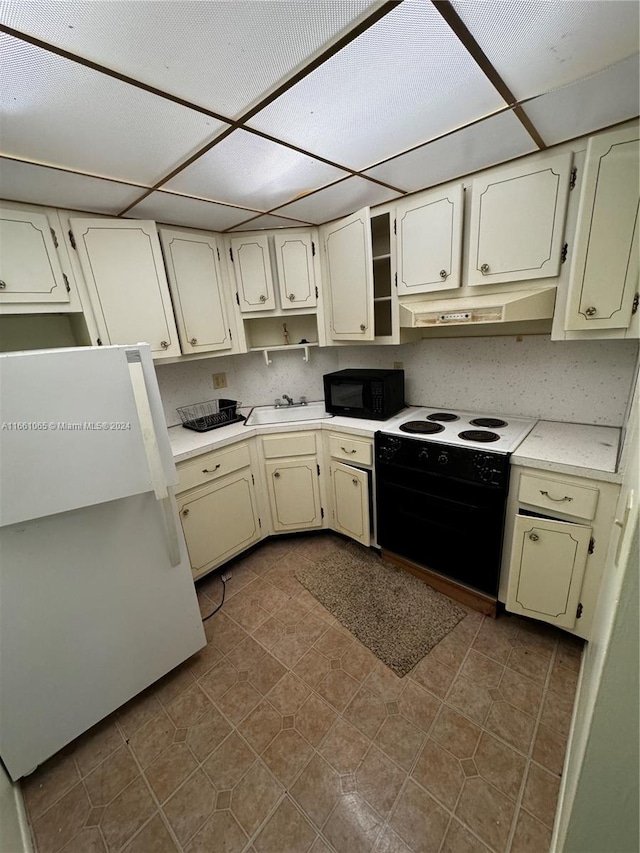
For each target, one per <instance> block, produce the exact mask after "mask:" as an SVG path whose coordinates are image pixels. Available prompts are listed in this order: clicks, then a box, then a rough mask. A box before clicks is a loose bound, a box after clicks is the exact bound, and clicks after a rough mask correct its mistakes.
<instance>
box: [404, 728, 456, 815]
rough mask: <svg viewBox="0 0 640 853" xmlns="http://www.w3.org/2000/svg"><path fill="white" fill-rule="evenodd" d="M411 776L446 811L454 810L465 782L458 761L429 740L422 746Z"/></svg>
mask: <svg viewBox="0 0 640 853" xmlns="http://www.w3.org/2000/svg"><path fill="white" fill-rule="evenodd" d="M411 776H412V777H413V778H414V779H415V780H416V782H419V783H420V785H422V787H423V788H425V789H426V790H427V791H428V792H429V793H430V794H433V796H434V797H436V799H438V800H439V801H440V802H441V803H442V804H443V805H444V806H446V808H448V809H453V808H454V806H455V804H456V802H457V799H458V795H459V794H460V791H461V790H462V786H463V784H464V780H465V775H464V773H463V771H462V767H461V766H460V762H459V761H458V759H457V758H456V757H455V756H453V755H451V753H450V752H447V750H446V749H443V747H441V746H440V745H439V744H437V743H436V742H435V741H434V740H431V739H429V740H428V741H427V742H426V744H425V745H424V748H423V750H422V752H421V753H420V756H419V758H418V761H417V762H416V765H415V767H414V768H413V770H412V772H411Z"/></svg>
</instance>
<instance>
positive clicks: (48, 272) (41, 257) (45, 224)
mask: <svg viewBox="0 0 640 853" xmlns="http://www.w3.org/2000/svg"><path fill="white" fill-rule="evenodd" d="M56 244H57V237H56V234H55V231H54V230H53V228H52V227H51V224H50V222H49V220H48V219H47V217H46V215H45V214H44V213H38V212H36V211H27V210H13V209H11V208H0V248H1V252H0V305H2V304H16V303H26V304H28V303H51V302H57V303H61V308H62V305H63V304H64V303H68V302H69V285H68V283H67V282H66V281H65V276H64V273H63V272H62V268H61V266H60V261H59V259H58V256H57V253H56Z"/></svg>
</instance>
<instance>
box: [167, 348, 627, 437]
mask: <svg viewBox="0 0 640 853" xmlns="http://www.w3.org/2000/svg"><path fill="white" fill-rule="evenodd" d="M310 353H311V357H310V361H309V363H308V364H306V363H305V362H303V361H302V355H301V352H300V351H297V350H294V351H292V352H280V353H274V354H273V355H272V358H273V364H272V365H271V366H270V367H267V366H266V364H265V363H264V358H263V356H262V354H261V353H248V354H246V355H240V356H229V357H222V358H211V359H203V360H202V361H192V362H187V363H184V364H170V365H162V366H159V367H158V368H157V374H158V381H159V383H160V392H161V394H162V399H163V402H164V406H165V415H166V418H167V423H168V424H169V425H170V426H172V425H173V424H176V423H179V420H180V419H179V417H178V415H177V413H176V411H175V408H176V406H181V405H185V404H188V403H197V402H200V401H202V400H211V399H215V398H218V397H229V398H231V399H234V400H240V401H242V402H243V403H245V404H246V405H250V406H251V405H253V406H255V405H265V404H270V403H273V399H274V398H275V397H279V396H281V395H282V394H284V393H286V394H289V395H291V396H292V397H295V398H296V399H297V398H298V397H300V395H302V394H306V395H307V397H308V398H309V399H310V400H320V399H322V397H323V389H322V374H323V373H328V372H330V371H332V370H338V369H342V368H344V367H393V364H394V362H396V361H401V362H403V364H404V369H405V372H406V380H407V382H406V385H407V395H406V396H407V402H409V403H411V404H414V405H423V406H436V407H442V408H456V407H457V408H464V409H470V410H472V411H478V412H493V413H496V414H502V415H521V416H524V417H536V418H542V419H546V420H557V421H573V422H576V423H588V424H602V425H605V426H622V424H623V423H624V415H625V409H626V406H627V402H628V399H629V395H630V389H631V385H632V382H633V378H634V369H635V364H636V359H637V354H638V342H637V341H619V340H614V341H551V340H550V339H549V337H548V336H546V335H537V336H525V337H523V338H522V340H520V341H518V340H517V339H516V338H515V337H492V338H446V339H439V340H423V341H417V342H415V343H412V344H405V345H403V346H397V347H387V346H361V347H355V346H354V347H330V348H322V349H318V348H313V349H311V350H310ZM221 372H225V373H226V374H227V382H228V387H227V388H226V389H224V390H223V391H214V390H213V385H212V381H211V374H213V373H221Z"/></svg>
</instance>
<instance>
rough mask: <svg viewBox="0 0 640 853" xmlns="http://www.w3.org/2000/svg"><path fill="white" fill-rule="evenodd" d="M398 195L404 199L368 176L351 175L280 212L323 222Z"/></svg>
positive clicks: (398, 196) (309, 220) (314, 221)
mask: <svg viewBox="0 0 640 853" xmlns="http://www.w3.org/2000/svg"><path fill="white" fill-rule="evenodd" d="M394 198H400V193H396V192H393V190H389V189H387V187H382V186H380V185H379V184H374V183H372V182H371V181H366V180H365V179H364V178H347V179H346V180H345V181H340V182H339V183H337V184H334V185H333V186H331V187H327V188H326V189H324V190H320V191H319V192H317V193H313V195H310V196H307V198H301V199H299V200H298V201H294V202H292V203H291V204H287V205H285V206H284V207H281V208H280V209H279V210H278V213H282V214H283V215H285V216H293V217H299V218H301V219H306V220H307V221H308V222H313V223H314V224H320V223H321V222H329V220H331V219H336V218H337V217H339V216H346V215H347V214H348V213H353V211H354V210H358V209H359V208H361V207H367V206H371V205H374V204H382V203H383V202H385V201H391V200H392V199H394Z"/></svg>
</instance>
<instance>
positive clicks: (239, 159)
mask: <svg viewBox="0 0 640 853" xmlns="http://www.w3.org/2000/svg"><path fill="white" fill-rule="evenodd" d="M347 174H348V173H347V172H344V171H343V170H342V169H335V168H334V167H333V166H327V165H326V164H325V163H321V162H320V161H319V160H314V159H313V157H307V156H306V155H305V154H298V152H297V151H292V150H291V148H286V147H285V146H284V145H278V144H277V143H275V142H270V141H269V140H268V139H263V138H262V137H261V136H256V135H255V134H254V133H247V131H245V130H236V131H234V133H232V134H230V135H229V136H227V137H226V138H225V139H223V140H222V142H220V143H219V144H218V145H216V146H215V147H214V148H212V149H211V151H209V152H208V153H207V154H205V155H204V156H203V157H201V158H200V159H199V160H196V162H195V163H193V164H192V165H191V166H189V167H188V168H187V169H185V170H184V171H183V172H180V174H179V175H176V177H175V178H173V180H171V181H169V183H168V184H166V186H167V188H168V189H172V190H176V191H178V192H183V193H187V194H189V195H197V196H199V197H201V198H210V199H213V200H214V201H223V202H227V203H229V204H245V205H246V204H250V205H251V206H252V207H260V208H263V209H265V210H269V209H270V208H272V207H276V206H277V205H279V204H284V203H285V202H286V201H290V200H291V199H292V198H295V197H296V196H297V195H299V194H300V193H301V192H309V191H310V190H315V189H318V187H322V186H324V185H325V184H330V183H332V182H333V181H336V180H338V179H339V178H344V177H345V176H346V175H347Z"/></svg>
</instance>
